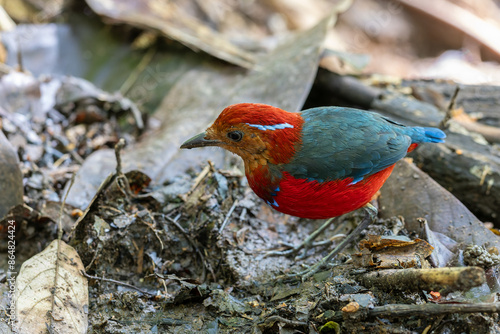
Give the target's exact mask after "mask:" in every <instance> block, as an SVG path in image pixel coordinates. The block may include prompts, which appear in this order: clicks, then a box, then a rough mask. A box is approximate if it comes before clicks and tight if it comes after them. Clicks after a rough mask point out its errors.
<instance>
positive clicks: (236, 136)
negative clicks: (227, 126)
mask: <svg viewBox="0 0 500 334" xmlns="http://www.w3.org/2000/svg"><path fill="white" fill-rule="evenodd" d="M227 138H229V139H231V140H232V141H240V140H241V139H243V132H241V131H231V132H228V133H227Z"/></svg>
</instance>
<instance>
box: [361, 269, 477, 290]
mask: <svg viewBox="0 0 500 334" xmlns="http://www.w3.org/2000/svg"><path fill="white" fill-rule="evenodd" d="M357 279H358V280H359V281H360V283H361V284H363V285H364V286H366V287H368V288H369V287H378V288H380V289H384V290H406V291H407V290H411V291H420V290H428V291H431V290H442V289H445V290H447V291H455V290H467V289H470V288H472V287H475V286H479V285H481V284H483V283H484V282H485V275H484V270H483V269H482V268H479V267H451V268H433V269H387V270H380V271H374V272H369V273H366V274H362V275H359V276H358V277H357Z"/></svg>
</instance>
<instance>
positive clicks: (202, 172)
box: [188, 163, 211, 195]
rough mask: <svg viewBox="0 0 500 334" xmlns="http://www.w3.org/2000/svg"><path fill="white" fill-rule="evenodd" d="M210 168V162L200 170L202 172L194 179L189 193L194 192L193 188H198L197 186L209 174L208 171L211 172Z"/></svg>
mask: <svg viewBox="0 0 500 334" xmlns="http://www.w3.org/2000/svg"><path fill="white" fill-rule="evenodd" d="M210 169H211V166H210V163H209V164H208V165H206V166H205V167H204V168H203V170H202V171H201V172H200V174H198V175H197V176H196V178H195V179H194V183H193V185H192V186H191V189H190V190H189V192H188V195H189V194H191V193H192V192H193V190H195V189H196V187H198V185H199V184H200V182H201V181H202V180H203V179H204V178H205V177H206V176H207V174H208V172H210Z"/></svg>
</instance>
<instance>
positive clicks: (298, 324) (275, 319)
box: [263, 315, 307, 327]
mask: <svg viewBox="0 0 500 334" xmlns="http://www.w3.org/2000/svg"><path fill="white" fill-rule="evenodd" d="M278 321H279V322H282V323H284V324H285V325H288V326H291V327H302V326H307V322H305V321H297V320H289V319H285V318H283V317H280V316H279V315H273V316H270V317H269V318H267V319H266V320H264V323H263V325H264V326H266V327H271V326H272V325H273V324H274V323H275V322H278Z"/></svg>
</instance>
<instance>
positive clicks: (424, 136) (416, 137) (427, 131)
mask: <svg viewBox="0 0 500 334" xmlns="http://www.w3.org/2000/svg"><path fill="white" fill-rule="evenodd" d="M412 130H413V133H412V134H411V140H412V142H413V143H416V144H419V143H444V138H446V134H445V133H444V132H443V131H441V130H439V129H438V128H423V127H420V126H416V127H413V128H412Z"/></svg>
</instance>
